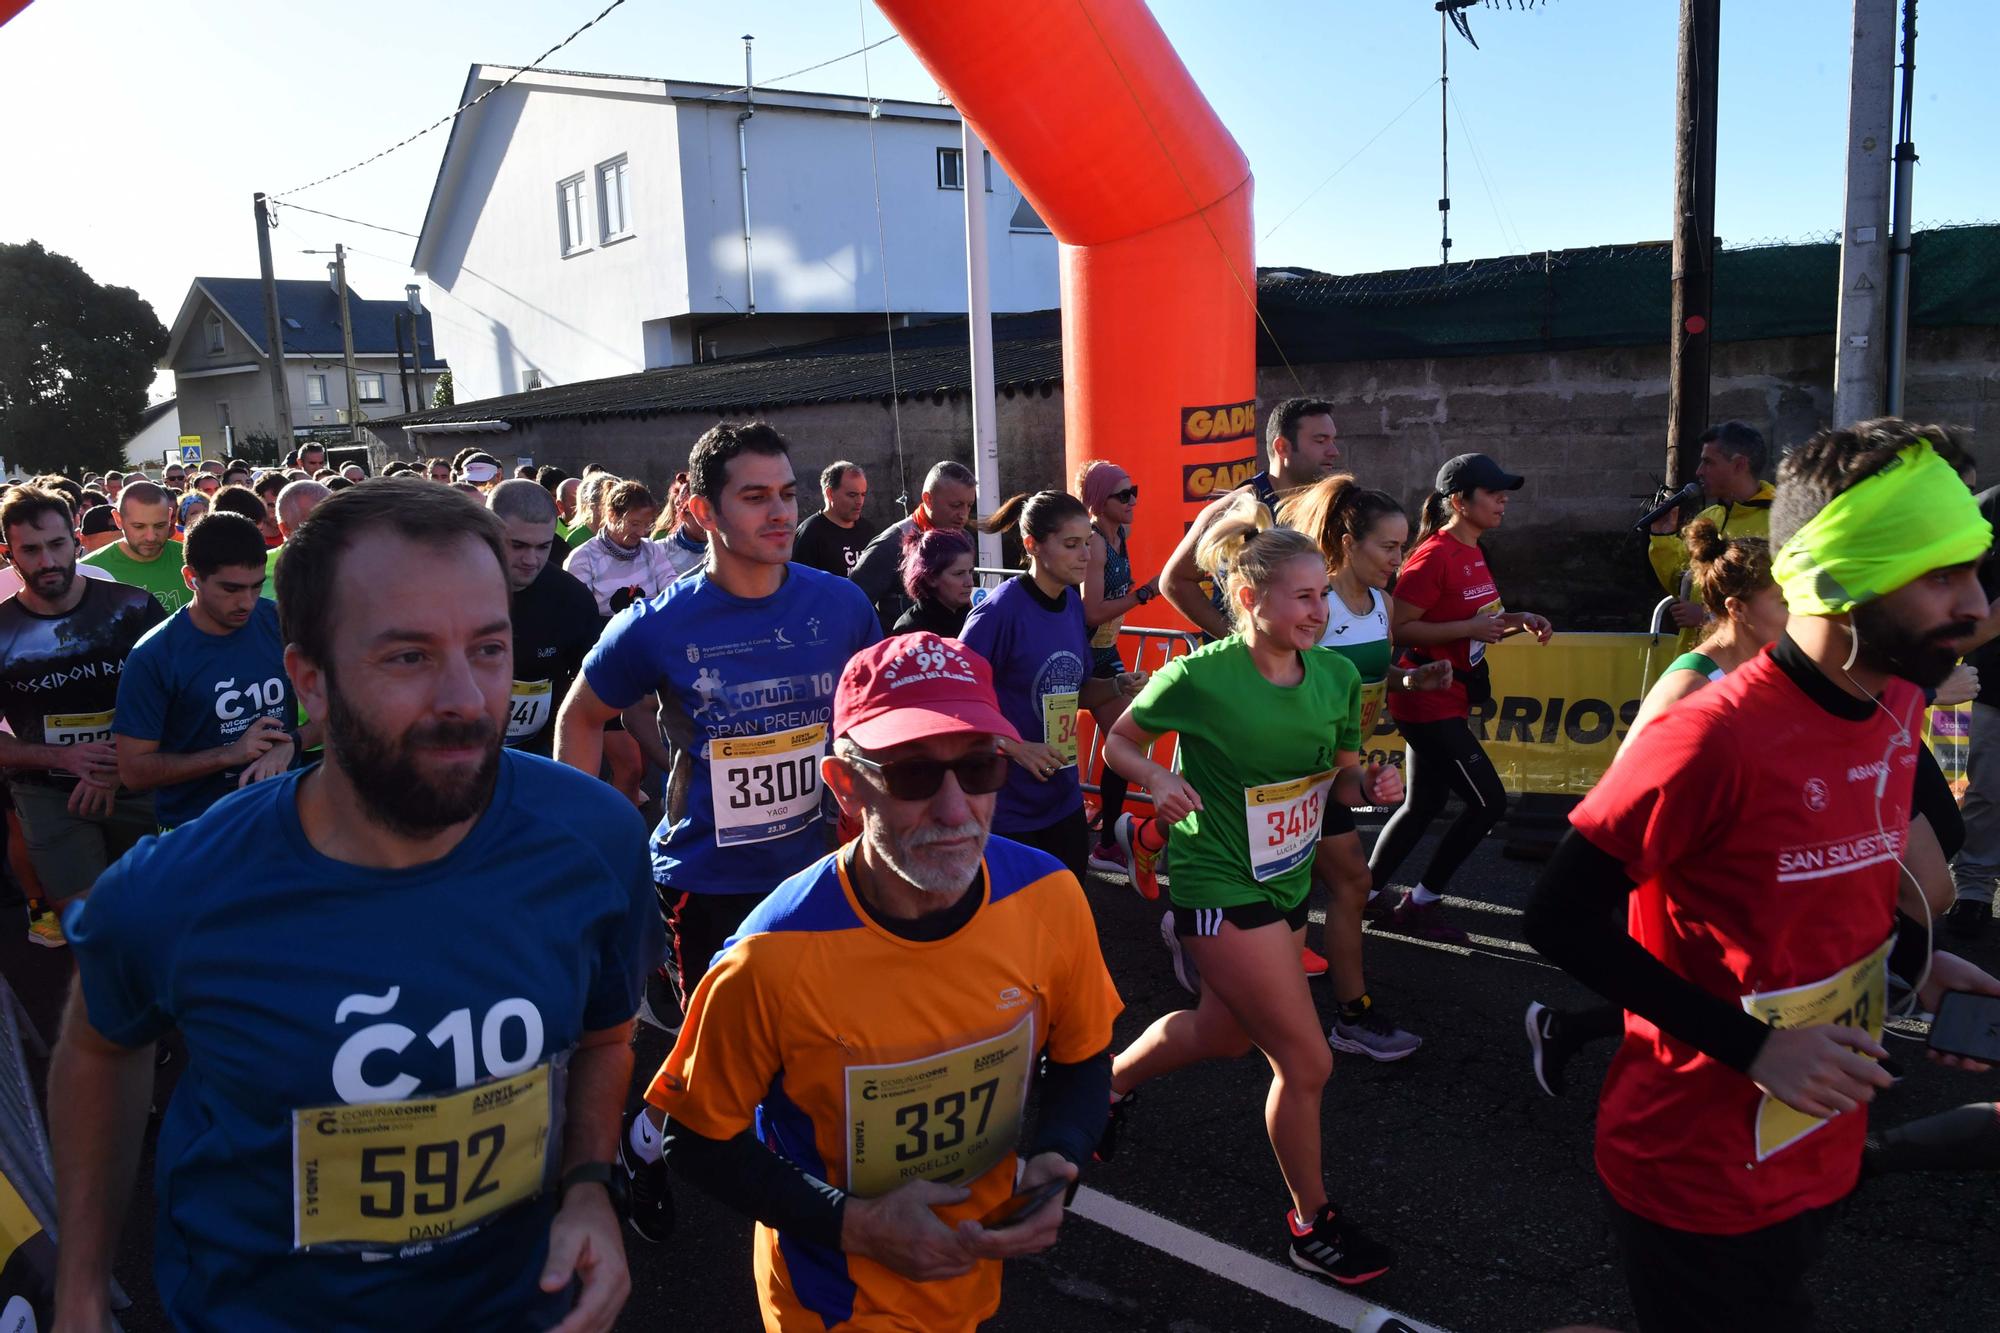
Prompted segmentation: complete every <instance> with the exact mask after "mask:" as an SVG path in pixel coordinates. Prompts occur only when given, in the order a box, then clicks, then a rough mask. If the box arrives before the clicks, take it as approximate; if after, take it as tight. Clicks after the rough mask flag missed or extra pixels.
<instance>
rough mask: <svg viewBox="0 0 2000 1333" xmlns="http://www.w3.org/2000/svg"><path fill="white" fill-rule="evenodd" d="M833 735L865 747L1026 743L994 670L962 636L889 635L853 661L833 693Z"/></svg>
mask: <svg viewBox="0 0 2000 1333" xmlns="http://www.w3.org/2000/svg"><path fill="white" fill-rule="evenodd" d="M833 734H834V735H836V736H845V737H847V738H848V739H850V740H852V741H853V742H854V743H855V744H856V745H859V746H860V747H861V748H862V749H864V750H886V749H889V748H890V747H892V746H897V745H906V744H908V743H909V742H911V741H920V740H924V739H926V738H927V737H931V736H963V735H983V736H1004V737H1006V738H1007V739H1008V740H1015V741H1017V740H1020V739H1021V734H1020V733H1019V732H1017V731H1015V730H1014V724H1013V723H1011V722H1009V721H1008V720H1007V719H1006V717H1005V716H1003V715H1002V714H1001V712H1000V703H999V700H998V699H996V698H995V697H994V694H993V668H992V667H990V666H988V665H987V664H986V659H985V658H983V657H981V656H980V655H979V654H978V653H975V652H973V651H972V649H970V648H968V647H966V646H965V645H964V644H962V643H960V642H959V641H958V640H957V639H946V638H940V637H939V636H938V635H935V634H932V633H929V632H927V631H926V632H924V633H919V634H902V635H898V636H897V637H895V638H893V639H884V640H883V641H882V642H880V643H878V644H875V645H874V646H873V647H870V648H865V649H863V650H862V651H860V652H858V653H856V654H855V655H854V656H853V657H852V658H850V659H848V663H847V669H846V670H845V671H842V672H841V673H840V688H839V689H838V690H836V691H835V693H834V696H833Z"/></svg>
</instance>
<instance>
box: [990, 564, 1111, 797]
mask: <svg viewBox="0 0 2000 1333" xmlns="http://www.w3.org/2000/svg"><path fill="white" fill-rule="evenodd" d="M959 638H960V639H962V640H963V641H964V643H965V645H966V647H968V648H970V649H972V650H973V651H974V652H976V653H978V654H979V655H980V656H981V657H983V658H985V659H986V660H987V662H989V663H990V664H992V667H993V688H994V691H995V692H996V693H997V694H998V695H999V696H1000V711H1001V712H1002V713H1004V714H1006V717H1007V720H1008V721H1009V722H1012V723H1013V724H1014V728H1015V730H1017V731H1019V732H1020V733H1021V739H1023V740H1027V741H1036V742H1039V743H1041V744H1044V745H1047V746H1049V747H1050V748H1051V749H1053V750H1055V751H1056V752H1057V753H1059V754H1061V755H1063V756H1064V757H1066V758H1068V759H1069V761H1070V762H1069V766H1068V767H1067V768H1064V769H1063V770H1062V771H1061V772H1059V773H1057V774H1056V775H1055V776H1054V777H1052V778H1050V779H1049V780H1048V781H1046V782H1037V781H1036V780H1035V778H1034V777H1033V775H1031V774H1030V773H1029V772H1028V771H1027V770H1026V769H1024V768H1022V767H1021V766H1020V765H1019V764H1015V765H1013V766H1012V767H1010V768H1009V769H1008V771H1007V785H1006V786H1005V787H1002V788H1001V789H1000V800H999V803H998V805H997V806H996V807H995V809H994V812H993V831H994V832H995V833H1025V832H1031V831H1033V830H1035V829H1043V828H1047V827H1048V826H1049V825H1051V824H1053V823H1055V822H1056V821H1057V820H1059V819H1062V818H1063V817H1065V816H1067V815H1069V814H1070V813H1071V812H1073V811H1076V810H1080V809H1082V808H1083V788H1082V787H1081V786H1079V785H1078V781H1077V766H1076V756H1077V747H1076V715H1077V695H1078V693H1079V692H1080V691H1081V690H1082V689H1083V683H1084V682H1085V681H1086V680H1088V679H1090V662H1091V653H1090V631H1089V630H1088V629H1086V628H1085V627H1084V623H1083V598H1082V597H1081V596H1079V595H1078V594H1077V593H1076V591H1075V590H1074V589H1065V590H1064V591H1063V595H1062V600H1061V601H1059V602H1051V601H1050V600H1049V599H1048V598H1047V597H1045V596H1043V595H1042V590H1041V589H1040V588H1037V587H1036V586H1035V584H1034V581H1033V580H1032V579H1030V578H1029V577H1028V576H1027V575H1025V574H1024V575H1021V576H1019V577H1017V578H1013V579H1009V580H1008V581H1007V582H1006V583H1004V584H1002V585H1001V587H1000V588H999V590H998V591H996V592H995V593H994V594H993V595H992V596H991V597H988V598H987V599H986V600H985V601H983V602H981V603H980V604H979V605H977V606H975V607H973V608H972V614H971V615H969V616H967V617H966V618H965V629H964V631H963V632H962V633H961V634H960V635H959Z"/></svg>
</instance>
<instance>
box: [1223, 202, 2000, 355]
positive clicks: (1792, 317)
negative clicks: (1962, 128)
mask: <svg viewBox="0 0 2000 1333" xmlns="http://www.w3.org/2000/svg"><path fill="white" fill-rule="evenodd" d="M1671 258H1672V252H1671V249H1670V247H1669V246H1668V245H1667V244H1666V243H1664V242H1658V243H1652V244H1644V245H1617V246H1595V247H1592V248H1590V249H1585V250H1553V251H1547V252H1544V253H1542V254H1532V255H1510V256H1506V257H1504V258H1500V259H1481V260H1472V261H1470V262H1467V263H1463V264H1452V265H1450V266H1449V267H1448V268H1445V267H1435V268H1414V269H1400V270H1395V271H1391V272H1386V273H1365V274H1355V275H1352V276H1347V277H1336V276H1331V275H1324V274H1311V275H1302V276H1281V274H1284V273H1286V271H1284V270H1278V271H1267V272H1265V273H1262V274H1260V275H1259V279H1258V291H1257V295H1258V308H1259V310H1260V311H1261V312H1262V314H1263V316H1264V322H1265V324H1267V325H1268V326H1269V332H1268V333H1267V332H1266V331H1265V330H1263V329H1259V331H1258V347H1257V360H1258V362H1259V364H1264V365H1272V364H1277V363H1278V362H1279V361H1280V360H1281V359H1289V360H1290V361H1292V362H1293V363H1294V364H1297V363H1301V362H1310V361H1358V360H1367V359H1372V358H1377V357H1418V356H1488V355H1494V354H1498V353H1505V352H1534V351H1559V350H1563V349H1566V348H1579V347H1636V346H1647V345H1658V344H1661V343H1663V342H1665V340H1666V338H1667V332H1668V321H1667V306H1668V296H1669V290H1668V289H1669V280H1670V273H1671V268H1670V261H1671ZM1910 268H1911V278H1910V323H1911V324H1912V325H1913V326H1915V327H1920V328H1925V327H1929V328H1935V327H1947V326H1952V325H1995V324H2000V225H1994V224H1979V225H1973V226H1957V227H1938V228H1932V229H1930V230H1926V231H1921V232H1918V233H1917V234H1916V236H1915V237H1914V238H1913V239H1912V243H1911V255H1910ZM1839 274H1840V248H1839V246H1838V245H1837V244H1835V243H1834V242H1833V241H1831V240H1827V241H1817V242H1810V243H1804V244H1798V243H1793V244H1774V245H1753V246H1744V247H1741V248H1736V249H1725V250H1723V251H1721V252H1720V253H1719V254H1718V255H1717V256H1716V264H1715V319H1714V324H1715V340H1716V341H1717V342H1743V341H1748V340H1751V339H1756V338H1786V337H1798V336H1804V335H1811V334H1830V333H1832V332H1833V328H1834V301H1835V296H1836V294H1837V291H1838V286H1839ZM1274 336H1275V338H1276V346H1274V345H1273V342H1272V339H1273V337H1274ZM1278 348H1282V349H1283V352H1284V357H1283V358H1280V356H1279V355H1278Z"/></svg>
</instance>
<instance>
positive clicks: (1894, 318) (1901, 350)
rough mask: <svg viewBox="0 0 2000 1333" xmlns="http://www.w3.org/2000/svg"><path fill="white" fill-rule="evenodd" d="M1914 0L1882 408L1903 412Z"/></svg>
mask: <svg viewBox="0 0 2000 1333" xmlns="http://www.w3.org/2000/svg"><path fill="white" fill-rule="evenodd" d="M1916 80H1917V0H1903V88H1902V109H1901V112H1900V113H1899V116H1898V121H1899V124H1898V128H1897V131H1896V224H1895V225H1896V230H1895V234H1894V235H1893V236H1892V237H1891V238H1890V241H1889V365H1888V370H1889V392H1888V396H1887V402H1886V404H1885V405H1884V410H1885V411H1887V412H1888V413H1889V415H1890V416H1892V417H1899V416H1901V415H1903V373H1904V371H1905V370H1907V369H1908V367H1909V360H1910V190H1911V188H1912V187H1913V186H1914V185H1915V184H1916V174H1917V145H1916V144H1915V143H1914V142H1913V141H1912V140H1911V138H1910V133H1911V130H1910V119H1911V114H1912V112H1913V110H1914V109H1915V105H1916V95H1915V90H1916Z"/></svg>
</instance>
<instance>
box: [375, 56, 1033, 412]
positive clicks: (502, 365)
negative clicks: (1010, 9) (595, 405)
mask: <svg viewBox="0 0 2000 1333" xmlns="http://www.w3.org/2000/svg"><path fill="white" fill-rule="evenodd" d="M515 73H516V71H515V70H514V69H513V68H511V67H507V66H495V65H475V66H474V67H473V68H472V72H471V75H470V76H469V77H468V79H467V80H466V85H465V92H464V96H463V97H462V98H461V99H460V100H461V102H469V101H471V100H472V99H473V98H475V97H477V96H479V95H480V94H481V93H482V92H484V91H486V90H488V89H492V88H496V87H498V85H500V84H501V83H502V82H503V81H504V80H506V79H507V78H508V77H509V76H510V75H513V74H515ZM875 105H876V109H877V111H878V112H879V114H878V115H876V116H874V117H871V116H870V114H869V103H868V102H867V100H866V99H864V98H858V97H842V96H832V95H824V94H817V93H787V92H778V91H771V92H765V91H763V90H761V89H760V90H758V91H757V93H756V94H755V97H754V99H747V100H746V98H745V96H744V94H743V93H742V91H741V90H739V89H729V88H725V87H721V86H719V85H715V84H699V83H677V82H670V81H663V80H659V79H637V78H625V77H617V76H607V75H597V74H563V73H550V72H541V71H531V72H529V73H526V74H523V75H521V77H519V78H518V79H516V81H515V82H514V83H513V84H511V85H509V86H507V87H505V88H502V89H500V90H499V91H497V92H494V93H492V94H491V95H490V96H488V97H487V98H486V99H485V100H484V101H482V102H481V103H480V104H479V105H478V106H476V107H473V108H472V109H471V110H469V111H467V112H465V113H464V114H463V115H461V116H460V117H459V118H458V120H457V122H456V123H455V124H454V125H453V127H452V133H451V141H450V143H449V144H448V145H447V146H446V148H445V153H444V160H443V161H442V162H441V163H440V165H439V168H438V177H437V182H436V185H435V186H434V187H433V189H432V193H431V200H430V206H429V209H428V211H427V212H426V214H425V217H424V225H423V235H422V237H421V239H420V240H419V241H418V242H417V248H416V254H415V256H414V257H413V258H412V260H411V264H412V267H414V268H415V269H416V270H417V272H418V273H419V275H420V276H422V277H423V278H424V279H426V281H427V290H426V293H425V295H426V304H427V305H428V306H429V308H430V310H431V311H432V312H433V317H434V319H435V321H436V328H437V338H438V351H439V352H440V353H441V354H442V355H443V356H445V357H447V358H449V360H450V362H451V365H452V375H453V382H454V388H455V389H456V392H457V397H458V401H460V402H466V401H469V400H473V399H479V398H487V397H492V396H495V395H498V394H507V393H516V392H520V391H522V390H527V389H533V388H537V387H541V386H546V385H553V384H570V383H575V382H577V381H580V380H588V379H599V378H603V377H605V376H611V375H623V374H629V373H631V372H634V371H639V370H646V369H650V368H653V367H658V366H669V365H684V364H687V363H689V362H693V361H699V360H708V359H712V358H714V357H717V356H726V355H731V354H735V353H741V352H751V351H762V350H767V349H769V348H771V347H775V346H784V345H787V344H795V343H800V342H808V341H812V340H815V339H819V338H826V337H832V336H836V335H840V334H846V333H855V332H861V331H864V330H867V329H870V328H876V329H879V328H880V327H881V326H882V322H883V311H884V309H885V307H886V309H888V310H889V311H890V312H892V314H893V315H894V316H895V318H896V319H897V321H898V323H899V324H907V323H921V322H923V321H924V320H926V319H928V318H932V317H936V316H940V315H950V314H960V315H962V314H964V313H965V309H966V286H965V214H964V207H965V185H966V183H967V175H968V173H967V171H966V168H965V164H964V162H963V161H962V157H963V154H962V153H961V152H960V147H959V145H960V137H959V118H958V113H957V112H956V111H955V110H954V109H953V108H951V107H949V106H942V105H933V104H929V103H923V102H890V101H882V102H877V103H876V104H875ZM746 165H747V170H746V169H745V168H746ZM971 175H972V177H973V183H974V185H975V186H976V187H979V188H980V189H981V190H982V192H983V195H984V200H985V207H986V213H987V234H988V237H989V242H988V243H989V249H990V259H991V274H992V308H993V311H994V313H995V314H1002V313H1008V312H1014V311H1027V310H1044V309H1049V308H1051V307H1053V306H1055V305H1056V304H1057V302H1058V297H1057V281H1056V264H1057V261H1056V243H1055V240H1054V238H1053V237H1052V236H1050V235H1049V232H1048V229H1047V228H1046V227H1045V226H1043V224H1042V222H1041V219H1040V218H1038V217H1036V216H1035V213H1034V210H1033V209H1032V208H1031V207H1029V206H1028V204H1027V202H1026V200H1025V199H1023V198H1022V196H1021V193H1020V191H1019V190H1018V189H1016V188H1015V187H1014V185H1013V183H1012V182H1011V181H1009V180H1007V178H1006V176H1005V174H1004V173H1003V172H1002V171H1001V170H1000V169H999V167H998V166H997V165H993V164H992V163H991V162H990V159H989V161H988V162H987V163H985V164H981V166H980V168H979V169H978V170H975V171H974V172H972V173H971ZM746 183H747V185H746ZM746 188H747V190H748V210H747V217H746V210H745V190H746ZM878 189H879V192H880V197H881V209H880V214H879V220H878V214H877V209H876V194H877V191H878ZM878 226H879V230H878ZM885 258H886V263H885ZM885 269H886V273H887V279H886V281H887V288H886V296H887V299H886V302H885V299H884V298H885V288H884V281H885V279H884V272H885Z"/></svg>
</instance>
